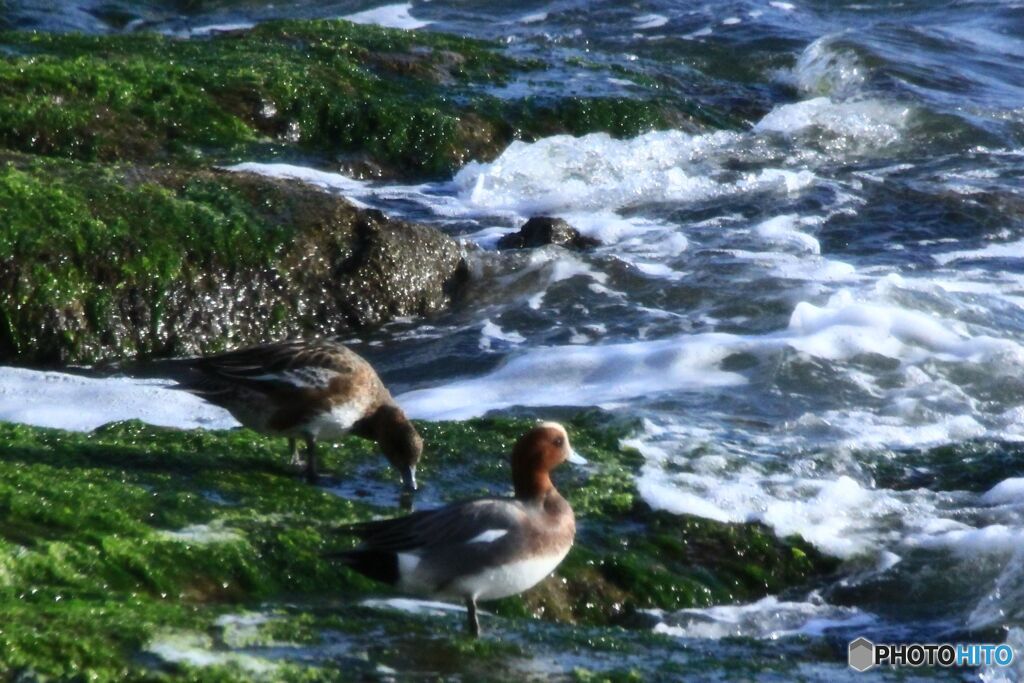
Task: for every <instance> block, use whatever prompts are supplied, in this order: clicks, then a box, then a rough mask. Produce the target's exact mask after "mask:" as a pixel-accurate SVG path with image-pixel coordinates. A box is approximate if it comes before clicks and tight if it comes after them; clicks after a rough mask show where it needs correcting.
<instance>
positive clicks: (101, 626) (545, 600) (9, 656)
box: [0, 415, 836, 680]
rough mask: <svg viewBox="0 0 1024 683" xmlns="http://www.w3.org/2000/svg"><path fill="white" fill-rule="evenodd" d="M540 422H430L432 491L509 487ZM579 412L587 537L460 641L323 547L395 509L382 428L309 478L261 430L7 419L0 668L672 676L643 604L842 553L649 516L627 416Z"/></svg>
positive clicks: (749, 595)
mask: <svg viewBox="0 0 1024 683" xmlns="http://www.w3.org/2000/svg"><path fill="white" fill-rule="evenodd" d="M529 425H530V423H529V422H528V421H525V420H513V419H484V420H472V421H468V422H449V423H421V424H419V425H418V426H419V428H420V430H421V433H422V434H423V436H424V438H425V439H426V442H427V444H428V448H427V451H426V455H425V460H424V461H423V463H422V467H421V470H422V479H423V483H424V484H425V490H424V491H423V492H422V499H421V501H420V503H421V504H423V505H433V504H440V503H442V502H444V501H447V500H453V499H459V498H464V497H469V496H474V495H479V494H505V493H507V492H508V490H509V483H508V481H509V472H508V462H507V457H506V455H505V454H507V453H508V452H509V451H510V448H511V445H512V443H513V442H514V440H515V439H516V438H517V437H518V435H519V434H521V433H522V432H523V431H524V430H526V429H527V428H528V427H529ZM568 425H569V429H570V433H571V435H572V437H573V440H574V446H575V447H576V449H577V450H579V451H580V452H581V453H583V454H584V455H585V456H586V457H587V458H588V459H589V460H590V464H589V465H587V466H585V467H580V468H574V467H566V468H564V469H563V470H560V471H559V472H558V473H557V474H556V482H557V483H558V485H559V486H560V488H561V490H562V491H563V492H564V493H565V494H566V496H567V497H568V499H569V500H570V501H571V502H572V504H573V506H574V508H575V510H576V512H577V517H578V520H579V534H578V537H577V544H576V546H575V547H574V549H573V551H572V552H571V553H570V555H569V557H568V558H567V559H566V561H565V562H564V563H563V564H562V566H561V567H560V568H559V569H558V570H557V572H556V574H555V575H554V576H552V577H550V578H548V579H547V580H546V581H544V582H543V583H542V584H541V585H539V586H538V587H536V588H535V589H533V590H532V591H530V592H528V593H527V594H525V595H524V596H521V597H517V598H510V599H506V600H502V601H499V602H496V603H490V604H488V605H486V609H487V610H488V612H489V614H488V615H487V616H485V617H484V621H485V627H487V628H488V629H489V630H490V633H492V634H493V635H492V636H491V637H489V638H487V639H485V640H483V641H481V642H472V641H468V640H465V639H464V637H463V636H462V635H461V629H462V617H461V616H460V615H458V614H456V613H452V614H451V615H450V616H446V617H438V616H431V615H429V614H428V615H422V614H407V613H404V612H400V611H394V610H389V609H383V608H381V607H380V606H375V605H374V603H370V604H364V601H365V600H367V599H369V598H377V599H382V598H388V597H392V596H391V595H390V594H389V593H388V592H387V590H385V589H384V588H383V587H381V586H379V585H376V584H374V583H373V582H371V581H369V580H367V579H365V578H363V577H361V576H358V575H356V574H354V573H352V572H350V571H349V570H347V569H346V568H344V567H342V566H340V565H338V564H336V563H332V562H331V561H329V560H328V559H325V557H324V554H325V553H326V552H328V551H330V550H337V549H342V548H347V547H351V546H352V544H353V543H354V541H353V540H352V539H349V538H346V537H344V536H339V535H338V534H337V533H336V532H335V529H336V527H338V526H339V525H341V524H344V523H349V522H353V521H357V520H364V519H369V518H372V517H374V516H379V515H390V514H395V513H397V512H398V510H396V509H395V508H394V507H393V505H394V503H395V501H396V499H397V490H398V482H397V481H395V477H394V476H393V475H392V473H391V472H390V471H388V469H387V468H386V466H385V461H384V460H383V458H381V457H380V456H379V455H378V454H376V453H375V449H374V448H373V446H372V444H369V443H367V442H362V441H359V440H358V439H349V440H346V441H344V442H343V443H341V444H338V445H335V446H334V447H326V448H323V449H322V452H323V460H324V466H325V470H326V471H327V472H328V473H329V477H330V478H329V480H328V481H327V485H326V486H325V487H322V488H314V487H310V486H307V485H306V484H304V483H302V481H300V478H299V477H298V476H297V474H296V473H295V472H293V471H292V470H291V469H290V467H289V466H288V465H287V464H286V463H287V456H286V454H285V450H286V449H285V446H284V443H283V441H279V440H271V439H265V438H262V437H260V436H258V435H256V434H254V433H252V432H249V431H246V430H236V431H226V432H205V431H179V430H173V429H165V428H156V427H149V426H145V425H142V424H140V423H134V422H130V423H120V424H114V425H110V426H107V427H103V428H101V429H99V430H97V431H95V432H93V433H90V434H79V433H69V432H63V431H59V430H49V429H40V428H33V427H27V426H18V425H0V444H3V446H2V448H0V612H2V613H3V614H4V615H5V616H4V623H3V624H2V625H0V674H4V675H15V676H16V675H18V674H29V675H31V676H39V677H41V678H55V679H66V678H77V677H81V678H83V679H95V680H114V679H122V678H125V677H127V678H135V679H149V678H163V677H168V676H171V677H175V678H178V677H185V678H196V679H197V680H210V679H209V678H207V676H212V675H216V676H223V678H224V679H225V680H233V679H234V678H246V677H253V676H256V677H258V676H264V675H270V674H268V673H267V672H272V675H271V678H274V679H281V678H284V679H295V680H303V679H318V678H327V679H336V678H339V677H340V678H341V679H343V680H357V679H365V678H366V677H367V676H369V677H376V676H378V675H379V674H380V672H381V671H383V670H385V669H381V667H385V668H386V669H396V670H398V671H400V672H404V673H406V674H418V673H424V674H429V675H440V676H446V675H461V676H466V677H467V678H469V679H474V677H475V678H476V679H480V680H482V679H485V678H487V677H488V672H490V673H491V674H493V675H498V674H500V675H498V678H502V677H504V678H507V679H510V680H511V679H512V678H515V676H517V675H520V674H521V672H523V671H527V670H530V669H535V668H536V666H538V661H539V660H544V659H545V658H546V657H551V658H552V661H556V660H558V661H560V660H559V657H560V656H561V655H560V654H558V653H559V652H564V651H571V652H575V653H577V655H579V656H580V657H584V658H585V659H586V661H587V662H589V664H588V665H587V666H596V667H597V669H598V670H601V671H606V672H607V671H612V670H615V669H621V667H622V662H623V661H629V659H630V657H632V656H633V655H632V654H629V653H634V654H635V655H636V657H637V658H638V659H637V662H636V666H637V667H639V669H638V670H642V671H644V672H646V673H648V674H650V673H654V672H657V671H663V672H664V671H669V670H676V671H678V670H681V669H679V668H678V667H681V666H682V665H683V660H688V659H691V658H692V656H693V655H692V653H691V654H685V650H682V649H680V648H679V646H677V645H675V644H674V643H673V641H672V640H671V639H668V638H664V637H661V636H655V635H653V634H650V633H648V632H647V631H646V630H645V629H640V630H639V631H637V630H633V629H631V628H627V629H626V630H623V628H622V627H623V626H626V627H630V626H637V625H640V623H641V622H642V620H638V619H637V618H636V614H637V610H641V609H643V608H647V607H661V608H667V609H671V608H678V607H691V606H704V605H710V604H718V603H726V602H734V601H744V600H751V599H756V598H758V597H761V596H763V595H767V594H769V593H777V592H779V591H781V590H784V589H786V588H790V587H799V586H806V585H808V584H811V583H813V582H814V581H816V580H817V579H818V578H820V577H821V576H822V575H823V574H826V573H829V572H832V571H833V570H834V569H835V566H836V563H835V562H834V561H833V560H831V559H829V558H826V557H823V556H821V555H820V554H818V553H817V552H815V551H814V550H813V549H812V548H810V547H809V546H808V545H807V544H806V543H804V542H803V541H801V540H799V539H795V538H794V539H785V540H780V539H777V538H775V537H773V536H772V535H771V534H770V533H769V532H768V531H767V530H766V529H764V528H763V527H760V526H758V525H726V524H719V523H715V522H710V521H707V520H701V519H696V518H689V517H675V516H669V515H664V514H660V513H654V512H651V511H650V510H649V509H648V508H646V506H645V505H644V504H643V503H642V502H640V501H638V500H637V495H636V490H635V487H634V485H633V476H634V475H635V474H636V472H637V470H638V467H639V464H640V456H639V455H638V454H637V453H635V452H633V451H630V450H628V449H623V448H621V447H620V446H619V439H620V437H621V436H622V435H623V434H624V432H623V428H622V427H621V426H615V425H612V424H606V423H605V422H604V419H603V418H598V417H596V416H593V415H582V416H580V417H578V418H576V419H574V420H571V421H570V422H569V423H568ZM338 494H340V495H338ZM641 569H642V571H641ZM652 648H653V649H652ZM651 652H659V653H662V655H659V657H662V658H661V659H658V660H657V661H654V660H652V659H651V656H650V653H651ZM669 652H671V653H673V654H671V655H669V654H666V653H669ZM303 653H305V654H303ZM627 655H628V656H627ZM655 659H657V658H655ZM581 661H582V660H581ZM199 664H203V665H204V668H199V666H198V665H199ZM552 666H555V665H554V664H552ZM558 666H559V667H562V668H560V669H558V673H559V675H560V676H563V677H569V676H574V675H576V674H575V673H573V671H572V667H570V668H569V669H568V670H566V669H565V668H564V667H563V666H562V664H559V665H558ZM495 667H497V668H495ZM659 667H669V668H668V669H662V668H659ZM672 667H676V668H675V669H672ZM556 668H557V667H556ZM584 668H586V667H584ZM630 669H631V667H630V666H627V667H626V668H625V670H622V671H619V673H618V674H615V675H616V676H617V675H620V674H621V675H623V676H626V675H631V674H630V673H629V672H630ZM494 672H498V673H494ZM517 672H518V673H517ZM579 675H581V676H583V675H584V673H580V674H579ZM588 675H589V674H588ZM599 680H603V679H599ZM627 680H628V679H627Z"/></svg>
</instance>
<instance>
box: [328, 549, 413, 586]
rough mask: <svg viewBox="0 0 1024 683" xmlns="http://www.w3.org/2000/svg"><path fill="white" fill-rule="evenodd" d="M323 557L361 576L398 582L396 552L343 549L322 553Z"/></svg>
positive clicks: (383, 581) (385, 581)
mask: <svg viewBox="0 0 1024 683" xmlns="http://www.w3.org/2000/svg"><path fill="white" fill-rule="evenodd" d="M323 556H324V557H325V558H328V559H331V560H335V561H337V562H341V563H342V564H343V565H345V566H347V567H350V568H351V569H353V570H354V571H356V572H359V573H360V574H362V575H363V576H365V577H367V578H370V579H373V580H374V581H380V582H381V583H386V584H389V585H392V586H393V585H395V584H396V583H398V579H399V571H398V554H397V553H393V552H388V551H385V550H368V549H356V550H343V551H339V552H330V553H324V555H323Z"/></svg>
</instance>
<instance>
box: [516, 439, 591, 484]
mask: <svg viewBox="0 0 1024 683" xmlns="http://www.w3.org/2000/svg"><path fill="white" fill-rule="evenodd" d="M577 458H579V456H578V455H577V454H576V452H575V451H574V450H573V449H572V445H571V444H570V443H569V433H568V432H567V431H565V427H563V426H562V425H560V424H558V423H557V422H542V423H541V424H539V425H537V426H536V427H534V428H533V429H531V430H530V431H528V432H527V433H526V434H523V435H522V436H521V437H519V441H517V442H516V445H515V447H514V448H513V449H512V483H513V484H514V485H515V489H516V498H522V499H532V498H536V497H542V496H544V495H545V494H546V493H547V492H548V491H550V490H551V489H553V488H554V485H553V484H552V483H551V471H552V470H553V469H555V468H556V467H558V466H559V465H561V464H562V463H563V462H565V461H566V460H576V459H577ZM580 460H582V458H580Z"/></svg>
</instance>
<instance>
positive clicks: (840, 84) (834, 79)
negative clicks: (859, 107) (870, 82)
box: [791, 35, 866, 98]
mask: <svg viewBox="0 0 1024 683" xmlns="http://www.w3.org/2000/svg"><path fill="white" fill-rule="evenodd" d="M835 39H836V36H831V35H829V36H824V37H822V38H819V39H818V40H815V41H814V42H813V43H811V44H810V45H808V46H807V47H806V48H805V49H804V51H803V53H801V55H800V58H799V59H798V60H797V63H796V65H795V66H794V67H793V71H792V74H791V78H792V81H793V84H794V85H796V86H797V88H799V89H800V91H801V92H803V93H804V94H807V95H826V96H831V97H838V98H847V97H852V96H854V95H856V94H858V93H859V92H860V91H861V90H862V88H863V86H864V82H865V78H866V70H865V68H864V66H863V65H862V64H861V62H860V59H859V58H858V57H857V55H856V54H854V53H853V52H851V51H849V50H844V49H837V48H836V47H835V46H834V44H833V43H834V41H835Z"/></svg>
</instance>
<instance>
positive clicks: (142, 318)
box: [0, 168, 468, 365]
mask: <svg viewBox="0 0 1024 683" xmlns="http://www.w3.org/2000/svg"><path fill="white" fill-rule="evenodd" d="M8 170H9V171H10V169H8ZM47 170H49V171H52V170H53V169H39V168H35V169H33V168H28V169H26V170H24V171H17V172H18V173H21V174H22V175H23V176H25V177H23V178H20V179H19V180H21V181H23V182H22V183H21V184H22V185H24V186H28V187H30V189H32V188H31V184H32V183H33V182H39V183H51V185H53V186H55V187H58V188H59V191H60V192H61V193H62V196H61V201H62V204H60V205H59V207H58V208H59V209H60V210H61V211H65V212H67V213H69V214H72V213H73V214H74V215H76V216H77V215H78V212H80V211H81V212H88V213H91V216H90V219H89V220H86V221H84V222H79V223H78V224H77V225H76V226H75V227H76V228H78V230H77V232H75V231H72V230H68V229H67V227H66V226H67V225H68V223H69V222H68V221H67V220H64V219H65V218H66V216H62V215H54V216H52V219H53V222H54V225H53V238H52V240H51V241H50V242H49V243H48V244H47V245H46V247H45V248H44V249H34V248H33V246H32V245H28V246H26V247H24V251H26V253H22V254H15V255H12V256H14V258H4V259H0V283H5V284H4V286H3V287H2V288H0V321H2V322H3V323H4V324H3V325H0V362H2V363H12V362H16V363H31V364H43V365H53V364H64V363H93V362H97V361H101V360H112V359H125V358H155V357H166V356H177V355H185V354H197V353H208V352H212V351H216V350H220V349H224V348H227V347H232V346H238V345H243V344H251V343H259V342H264V341H269V340H272V339H281V338H285V337H289V336H299V335H304V336H311V335H337V334H343V333H351V332H353V331H356V330H360V329H365V328H368V327H373V326H376V325H380V324H383V323H385V322H388V321H389V320H392V319H394V318H396V317H399V316H422V315H429V314H432V313H436V312H438V311H441V310H443V309H444V308H446V307H447V306H449V305H450V304H451V303H452V301H453V299H455V298H456V297H457V296H458V294H459V291H460V290H461V289H462V288H463V286H464V285H465V283H466V281H467V279H468V268H467V266H466V263H465V259H464V250H463V247H462V245H460V244H459V243H458V242H457V241H456V240H454V239H452V238H451V237H449V236H447V235H445V234H444V233H442V232H440V231H438V230H436V229H434V228H431V227H427V226H424V225H418V224H415V223H409V222H406V221H402V220H396V219H391V218H388V217H386V216H385V215H384V214H383V213H382V212H380V211H376V210H372V209H362V208H357V207H356V206H354V205H353V204H352V203H351V202H349V201H348V200H346V199H345V198H343V197H340V196H337V195H333V194H330V193H327V192H324V191H322V190H319V189H317V188H314V187H311V186H308V185H305V184H302V183H300V182H298V181H293V180H283V179H275V178H267V177H264V176H259V175H253V174H248V173H231V172H225V171H205V170H200V171H194V170H181V169H154V168H143V169H139V168H134V169H131V170H129V171H124V172H122V173H118V174H103V175H102V176H93V177H88V174H77V173H76V174H70V175H62V174H60V173H58V174H56V175H54V174H52V173H51V174H50V175H49V177H47V176H46V175H45V174H44V173H40V172H45V171H47ZM78 199H81V206H75V205H74V204H75V203H76V200H78ZM33 201H42V200H41V199H39V195H38V193H35V194H33ZM69 202H70V203H71V204H72V206H66V205H67V204H68V203H69ZM142 202H146V203H145V206H144V207H142V208H141V209H140V204H141V203H142ZM51 208H52V207H51ZM46 209H47V207H42V211H43V212H44V213H45V210H46ZM62 224H63V225H62ZM117 233H120V235H118V234H117ZM38 244H40V243H36V245H38ZM78 251H81V253H78ZM54 282H56V283H57V286H56V287H55V286H54Z"/></svg>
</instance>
